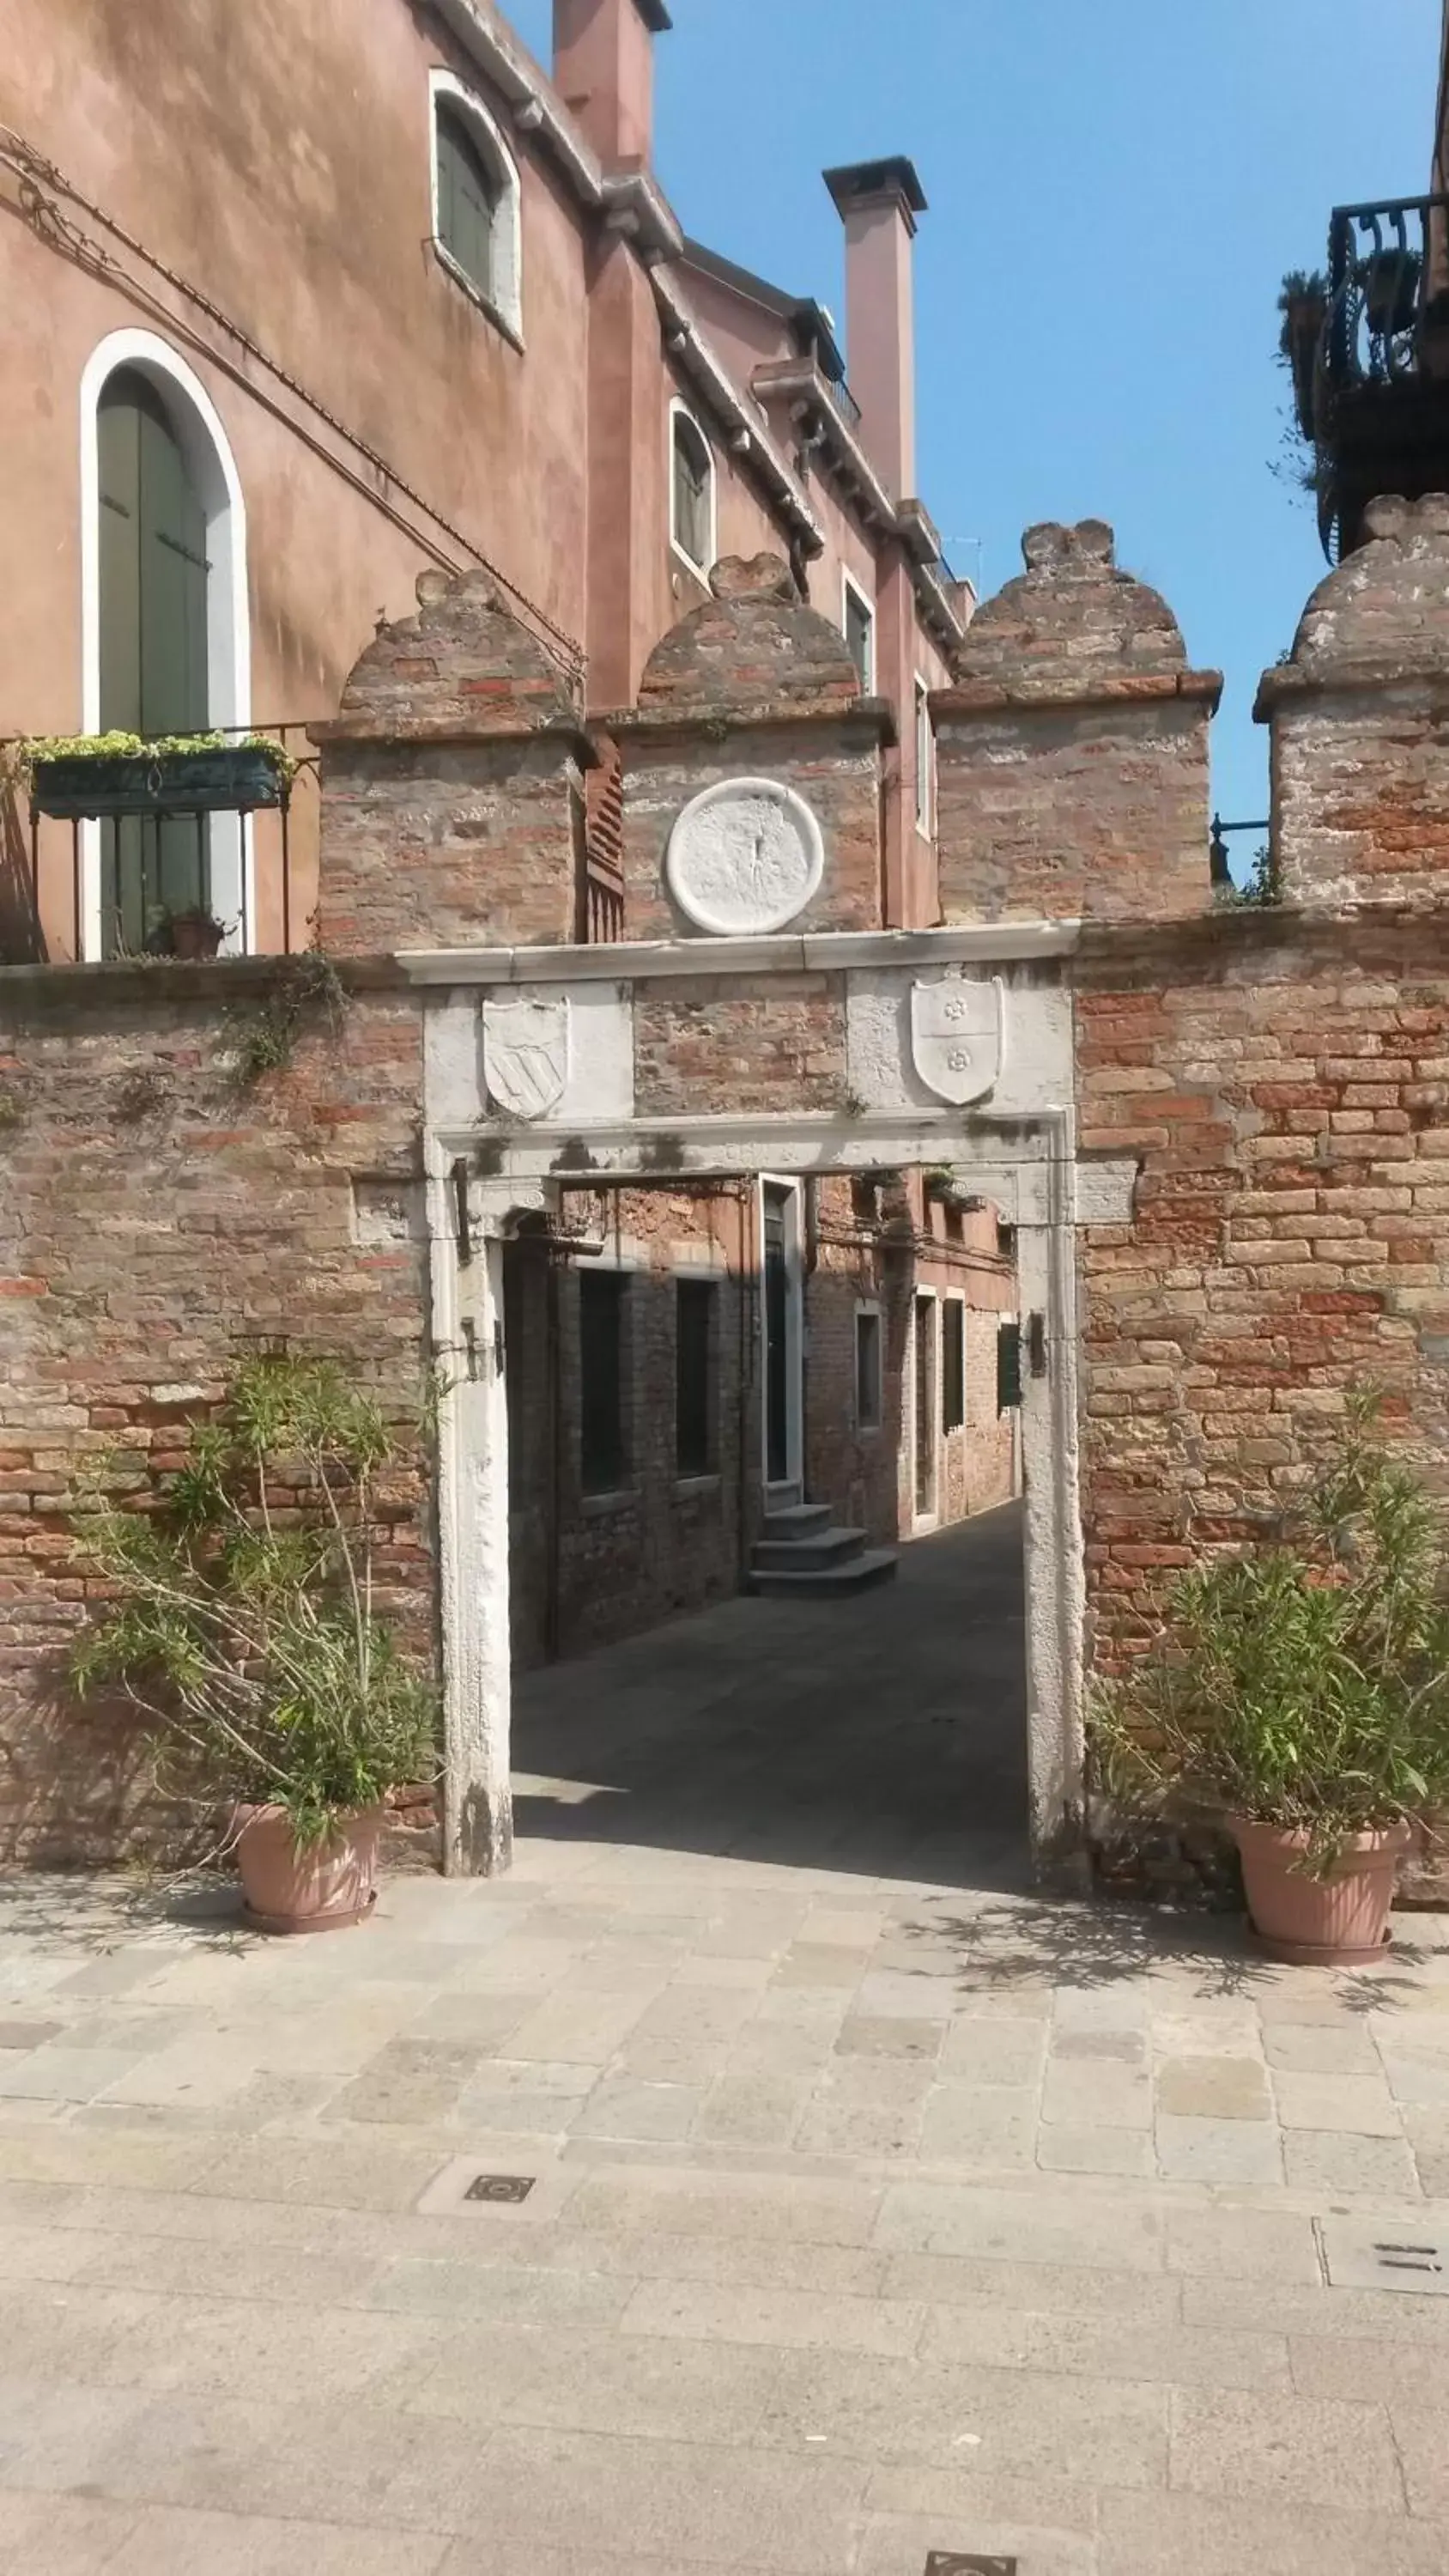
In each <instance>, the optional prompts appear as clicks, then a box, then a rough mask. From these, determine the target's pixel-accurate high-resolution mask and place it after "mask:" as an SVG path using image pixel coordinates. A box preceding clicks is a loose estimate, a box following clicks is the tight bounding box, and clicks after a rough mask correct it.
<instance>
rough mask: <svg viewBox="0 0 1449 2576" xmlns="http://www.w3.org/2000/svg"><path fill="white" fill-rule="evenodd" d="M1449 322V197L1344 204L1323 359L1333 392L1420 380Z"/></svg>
mask: <svg viewBox="0 0 1449 2576" xmlns="http://www.w3.org/2000/svg"><path fill="white" fill-rule="evenodd" d="M1446 322H1449V197H1401V198H1399V199H1398V200H1397V202H1395V203H1393V204H1390V205H1386V206H1336V207H1335V208H1334V211H1333V215H1332V218H1331V221H1330V225H1329V241H1328V312H1327V316H1326V319H1325V323H1324V332H1323V341H1322V354H1323V364H1324V367H1325V369H1326V373H1327V376H1328V382H1329V385H1330V388H1331V389H1332V390H1334V391H1343V390H1345V389H1347V388H1348V387H1351V386H1355V385H1388V384H1395V383H1400V382H1404V381H1406V380H1408V379H1410V378H1412V377H1416V376H1418V375H1419V374H1420V373H1421V372H1422V370H1423V366H1424V359H1425V331H1426V325H1427V326H1435V325H1437V326H1440V327H1443V326H1444V324H1445V323H1446Z"/></svg>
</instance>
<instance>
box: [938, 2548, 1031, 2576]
mask: <svg viewBox="0 0 1449 2576" xmlns="http://www.w3.org/2000/svg"><path fill="white" fill-rule="evenodd" d="M926 2576H1016V2560H1015V2559H1014V2558H963V2557H961V2556H960V2554H959V2552H958V2551H956V2550H954V2549H933V2550H932V2552H931V2555H930V2557H929V2558H928V2559H927V2561H926Z"/></svg>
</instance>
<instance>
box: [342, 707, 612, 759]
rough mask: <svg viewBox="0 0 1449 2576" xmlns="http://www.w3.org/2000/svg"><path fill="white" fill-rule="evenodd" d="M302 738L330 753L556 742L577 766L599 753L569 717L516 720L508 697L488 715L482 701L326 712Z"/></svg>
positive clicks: (592, 739) (592, 741) (515, 710)
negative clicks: (413, 712) (439, 710)
mask: <svg viewBox="0 0 1449 2576" xmlns="http://www.w3.org/2000/svg"><path fill="white" fill-rule="evenodd" d="M307 739H308V741H309V742H311V743H315V744H316V746H317V748H318V750H319V751H331V750H333V749H334V748H335V747H336V746H337V745H338V744H345V743H354V742H355V743H367V744H370V745H379V744H380V745H383V746H386V745H387V744H389V743H392V744H395V745H396V746H397V748H398V749H399V750H407V749H410V748H412V747H413V746H415V745H418V744H424V745H435V746H443V747H446V746H449V745H453V746H462V745H464V744H468V743H524V742H556V743H559V744H560V745H561V746H563V747H564V749H565V750H567V751H568V752H569V753H570V754H571V755H572V757H573V758H574V759H575V760H576V761H577V762H578V764H579V767H580V768H581V769H597V768H598V767H599V765H600V752H599V748H598V745H597V743H596V742H595V741H594V738H593V736H592V734H590V733H587V732H586V731H585V730H584V728H583V727H582V726H581V725H580V724H578V723H576V722H574V721H571V720H568V719H564V720H562V721H560V719H559V718H558V717H557V716H553V717H550V718H549V719H548V720H547V721H546V722H545V723H543V724H533V725H531V724H520V723H519V721H518V714H517V707H516V703H515V702H514V701H513V700H512V698H510V703H509V705H508V708H507V711H506V713H503V714H500V716H499V717H497V718H496V719H493V718H490V717H489V715H488V712H487V708H486V705H483V704H481V703H480V706H479V710H478V713H477V715H476V716H473V717H466V716H455V715H450V716H416V717H413V716H396V715H376V716H373V715H368V716H328V717H326V718H322V719H319V720H318V722H317V723H315V724H311V725H309V726H308V728H307Z"/></svg>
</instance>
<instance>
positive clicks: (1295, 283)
mask: <svg viewBox="0 0 1449 2576" xmlns="http://www.w3.org/2000/svg"><path fill="white" fill-rule="evenodd" d="M1278 311H1279V313H1280V315H1281V317H1282V319H1281V323H1280V326H1279V331H1278V355H1279V357H1280V359H1281V360H1282V362H1283V364H1284V366H1285V367H1287V368H1289V369H1290V371H1291V370H1292V368H1293V366H1294V362H1295V358H1296V356H1297V352H1298V349H1299V346H1300V342H1301V336H1302V319H1303V316H1304V315H1305V314H1307V315H1310V316H1311V315H1312V314H1313V313H1315V312H1316V313H1317V314H1318V316H1319V328H1320V329H1321V328H1322V317H1323V315H1324V314H1325V313H1326V312H1327V311H1328V280H1327V278H1326V277H1325V275H1324V273H1323V271H1322V269H1321V268H1290V269H1289V270H1288V271H1287V273H1286V274H1285V276H1284V279H1283V283H1282V285H1281V286H1280V288H1279V290H1278ZM1316 336H1317V334H1316V333H1315V337H1316Z"/></svg>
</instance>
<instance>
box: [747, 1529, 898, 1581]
mask: <svg viewBox="0 0 1449 2576" xmlns="http://www.w3.org/2000/svg"><path fill="white" fill-rule="evenodd" d="M766 1527H767V1528H768V1527H769V1524H768V1523H766ZM868 1536H869V1532H868V1531H866V1530H863V1529H823V1530H820V1531H819V1532H818V1533H815V1534H812V1535H811V1536H810V1537H808V1538H788V1539H784V1538H781V1539H771V1538H762V1539H760V1540H758V1541H757V1543H756V1546H755V1552H754V1555H753V1558H752V1559H751V1562H752V1564H753V1566H754V1570H755V1572H756V1573H757V1574H817V1573H819V1572H821V1571H822V1570H823V1569H824V1568H825V1567H827V1566H832V1565H844V1564H846V1563H847V1562H848V1560H849V1559H850V1558H851V1557H853V1556H859V1555H860V1554H861V1552H862V1550H863V1549H864V1546H865V1543H866V1539H867V1537H868Z"/></svg>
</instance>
